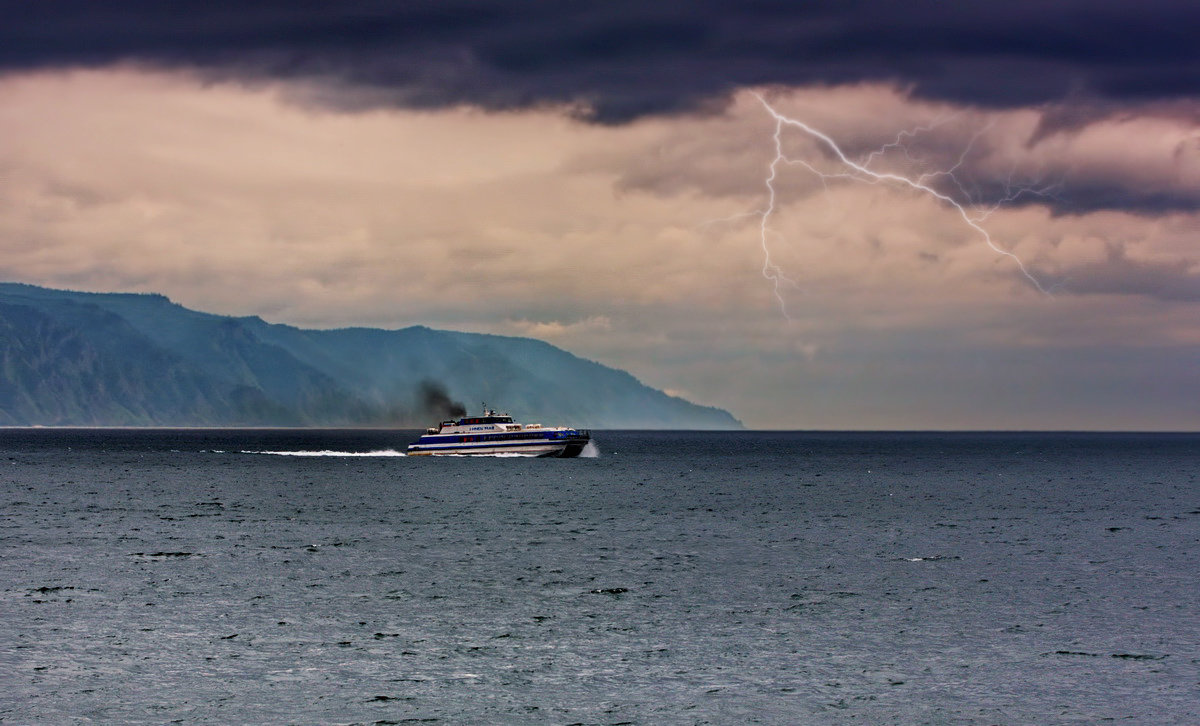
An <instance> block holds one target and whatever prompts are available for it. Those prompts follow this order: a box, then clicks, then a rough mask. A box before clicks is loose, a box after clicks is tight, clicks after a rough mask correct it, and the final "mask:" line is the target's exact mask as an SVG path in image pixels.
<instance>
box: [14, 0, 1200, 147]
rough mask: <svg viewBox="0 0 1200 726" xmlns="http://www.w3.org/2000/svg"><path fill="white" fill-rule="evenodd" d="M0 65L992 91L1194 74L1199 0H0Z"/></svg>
mask: <svg viewBox="0 0 1200 726" xmlns="http://www.w3.org/2000/svg"><path fill="white" fill-rule="evenodd" d="M0 10H2V13H3V16H4V17H5V21H4V22H3V23H2V24H0V68H4V69H8V70H20V69H31V68H42V67H74V66H94V65H106V64H111V63H116V62H136V63H147V64H152V65H161V66H166V67H187V68H198V69H201V70H203V71H205V72H208V73H215V74H219V75H221V76H235V77H246V78H262V77H284V78H310V79H315V80H319V81H324V82H327V85H328V86H329V90H327V91H326V92H323V93H322V94H321V95H322V98H323V99H324V100H325V102H328V103H339V102H340V103H346V104H368V105H399V106H416V107H436V106H441V105H451V104H462V103H466V104H474V105H479V106H482V107H486V108H516V107H525V106H531V105H537V104H543V103H570V104H576V105H577V106H578V107H579V108H580V109H582V110H581V113H582V114H583V115H585V116H587V117H589V118H591V119H592V120H595V121H599V122H606V123H619V122H623V121H626V120H629V119H632V118H636V117H638V116H642V115H647V114H657V113H671V112H678V111H682V110H691V109H696V108H700V107H703V106H705V105H706V104H710V103H713V102H714V101H716V102H719V101H720V99H722V98H723V97H724V96H725V94H727V93H728V91H729V90H730V89H732V88H735V87H738V86H743V85H750V84H752V85H761V84H776V83H778V84H812V83H846V82H857V81H884V82H894V83H898V84H901V85H903V86H904V87H907V88H911V89H912V92H913V93H914V94H915V95H918V96H923V97H928V98H939V99H946V100H951V101H955V102H962V103H971V104H977V105H982V106H989V107H1011V106H1017V105H1027V104H1038V103H1045V102H1052V101H1056V100H1060V99H1063V98H1066V97H1071V96H1082V97H1089V98H1099V99H1109V100H1118V101H1120V100H1130V101H1136V102H1139V103H1144V102H1147V101H1151V100H1169V99H1178V98H1185V97H1194V96H1195V94H1196V93H1197V92H1198V90H1200V43H1196V42H1195V33H1194V30H1195V28H1196V27H1200V5H1196V4H1195V3H1189V2H1179V1H1168V0H1157V1H1155V0H1148V1H1145V2H1140V3H1137V4H1134V3H1127V2H1104V1H1100V2H1097V1H1096V0H1086V1H1084V0H1068V1H1065V2H1056V3H1045V2H1040V1H1039V2H1034V1H1031V0H1016V1H1012V0H1010V1H1009V2H1004V3H989V4H982V3H941V2H920V3H895V2H888V1H886V0H870V1H859V2H846V1H835V0H823V1H819V2H805V3H798V2H794V1H791V0H789V1H787V2H773V1H772V2H765V1H762V0H759V1H754V0H746V1H739V2H715V1H711V0H710V1H708V2H704V1H692V2H682V1H675V2H671V1H666V0H664V1H662V2H651V3H648V2H644V0H613V1H611V2H606V3H587V4H585V3H524V2H511V1H508V0H506V1H504V2H499V1H497V0H491V1H490V2H489V1H487V0H484V1H481V2H463V1H461V0H459V1H447V0H436V1H433V0H426V1H425V2H406V3H394V2H383V1H382V0H360V1H358V2H343V3H317V4H313V3H295V2H291V1H285V0H258V1H254V0H250V1H246V0H242V1H240V2H232V1H230V0H177V1H175V2H171V3H164V2H160V1H159V0H113V1H111V2H103V3H98V2H94V1H92V0H59V1H55V2H24V1H23V0H3V2H0Z"/></svg>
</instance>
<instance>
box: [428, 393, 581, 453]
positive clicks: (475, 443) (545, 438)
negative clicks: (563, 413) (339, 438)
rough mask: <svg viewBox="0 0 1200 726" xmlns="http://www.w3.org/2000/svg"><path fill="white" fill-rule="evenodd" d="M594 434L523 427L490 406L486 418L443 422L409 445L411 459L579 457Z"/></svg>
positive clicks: (470, 417) (549, 428)
mask: <svg viewBox="0 0 1200 726" xmlns="http://www.w3.org/2000/svg"><path fill="white" fill-rule="evenodd" d="M590 440H591V432H589V431H587V430H585V429H573V428H568V427H565V426H542V425H541V424H520V423H517V422H515V421H513V418H512V416H509V415H508V414H501V413H496V412H495V411H493V410H491V409H489V408H488V407H487V406H486V405H485V406H484V408H483V415H482V416H463V417H462V418H459V419H458V420H457V421H455V420H450V421H442V422H441V423H440V424H438V425H437V426H433V427H430V428H428V429H426V430H425V434H424V435H423V436H421V438H420V439H418V440H417V441H416V443H413V444H409V446H408V455H409V456H497V455H515V456H558V457H571V456H579V454H580V452H582V451H583V447H585V446H587V444H588V441H590Z"/></svg>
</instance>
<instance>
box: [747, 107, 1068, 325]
mask: <svg viewBox="0 0 1200 726" xmlns="http://www.w3.org/2000/svg"><path fill="white" fill-rule="evenodd" d="M754 97H755V98H757V99H758V101H759V103H761V104H762V105H763V108H765V109H766V110H767V113H769V114H771V116H772V118H774V119H775V134H774V140H775V158H773V159H772V160H771V164H770V166H769V167H768V174H767V178H766V187H767V205H766V208H765V209H762V210H759V211H758V212H755V213H753V214H755V215H757V216H758V217H759V239H760V242H761V244H762V251H763V268H762V274H763V277H764V278H766V279H767V280H768V281H770V282H771V284H772V288H773V292H774V294H775V300H776V302H778V303H779V311H780V312H781V313H782V314H783V316H784V317H785V318H788V319H789V320H790V319H791V318H790V317H789V316H788V313H787V305H786V303H785V302H784V298H783V292H782V287H783V286H784V285H787V286H795V284H796V283H795V282H793V281H792V280H790V279H789V278H788V277H787V276H786V275H784V273H783V270H782V269H781V268H780V267H779V265H777V264H776V263H775V262H773V261H772V259H771V249H770V244H769V243H768V238H769V237H770V235H771V234H772V232H771V227H770V224H771V216H772V215H773V214H774V213H775V203H776V199H777V194H776V190H775V181H776V179H777V178H778V177H779V167H780V165H781V164H782V165H794V166H800V167H803V168H805V169H807V170H808V171H810V172H812V173H813V174H815V175H816V176H817V177H818V178H820V179H821V183H822V184H825V185H826V187H827V188H828V184H827V182H828V180H829V179H847V180H851V181H859V182H863V183H867V184H892V185H895V186H899V187H904V188H908V189H911V190H913V191H916V192H920V193H922V194H926V195H928V196H930V197H933V198H934V199H937V200H938V201H940V202H943V203H945V204H947V205H949V206H950V207H952V208H953V209H954V210H955V211H956V212H957V213H958V215H959V216H960V217H961V218H962V221H963V223H965V224H966V225H967V226H968V227H969V228H971V229H972V230H974V231H975V232H976V233H977V234H978V235H979V236H980V237H982V238H983V241H984V242H985V243H986V244H987V246H988V247H990V248H991V249H992V251H993V252H995V253H996V254H998V255H1002V256H1004V257H1007V258H1009V259H1011V260H1012V261H1013V263H1015V264H1016V266H1017V269H1019V270H1020V271H1021V274H1022V275H1024V276H1025V279H1027V280H1029V282H1030V283H1031V284H1032V285H1033V286H1034V287H1035V288H1037V290H1038V291H1039V292H1041V293H1042V294H1044V295H1049V294H1050V293H1049V292H1048V291H1047V290H1046V288H1045V287H1043V285H1042V283H1041V282H1040V281H1039V280H1038V279H1037V278H1036V277H1034V276H1033V274H1032V273H1031V272H1030V271H1029V269H1028V268H1027V267H1026V266H1025V264H1024V263H1023V262H1022V261H1021V259H1020V258H1019V257H1017V256H1016V255H1015V254H1013V253H1012V252H1011V251H1009V250H1006V249H1004V248H1002V247H1000V246H999V245H997V244H996V243H995V241H993V240H992V235H991V234H990V233H989V232H988V231H987V229H986V228H985V227H984V226H983V224H982V222H984V221H985V220H986V219H987V218H988V217H990V216H991V215H992V214H993V213H994V212H995V211H996V210H997V209H999V208H1000V206H1001V205H1003V204H1005V203H1008V202H1011V201H1013V200H1015V199H1017V198H1018V197H1020V196H1022V195H1024V194H1037V195H1041V196H1045V195H1046V194H1048V192H1049V191H1050V187H1046V188H1042V189H1030V188H1024V187H1022V188H1019V189H1015V190H1014V188H1013V186H1012V180H1011V175H1010V179H1009V180H1008V182H1007V183H1006V185H1005V194H1004V197H1003V198H1002V199H1001V200H1000V201H998V202H996V203H995V204H993V205H991V206H989V207H988V208H986V209H985V210H983V212H982V213H977V214H975V215H972V213H971V212H970V211H969V210H968V207H967V205H966V204H963V203H961V202H959V201H958V200H957V199H955V198H954V197H952V196H950V195H948V194H946V193H944V192H941V191H939V190H937V189H935V188H934V187H932V186H930V184H931V183H932V182H933V181H934V180H936V179H939V178H946V179H949V180H950V182H951V183H952V184H954V186H955V187H957V188H958V189H959V191H960V192H962V193H963V195H964V197H966V198H968V199H969V198H970V194H969V193H968V192H967V190H966V189H965V188H964V187H963V186H962V184H961V183H960V181H959V179H958V178H957V177H955V175H954V172H955V171H956V170H958V169H959V168H960V167H961V166H962V165H963V164H964V163H965V160H966V158H967V155H968V154H969V153H970V152H971V149H972V147H973V145H974V144H975V142H976V141H977V140H978V139H979V137H980V136H982V135H983V134H984V133H985V132H986V131H987V128H990V127H987V128H984V129H981V130H979V131H977V132H976V133H975V135H974V136H973V137H972V139H971V141H970V143H968V144H967V147H966V148H965V149H963V152H962V153H961V154H960V155H959V158H958V161H957V162H956V163H955V164H954V165H953V166H952V167H950V168H949V169H946V170H944V171H937V172H930V173H927V174H922V175H920V176H918V177H915V178H912V177H908V176H904V175H902V174H895V173H891V172H878V171H874V170H872V169H870V168H869V165H870V164H871V163H872V162H873V161H875V160H876V159H878V158H880V157H881V156H883V155H884V154H885V153H886V152H887V150H888V149H890V148H900V149H903V150H904V153H905V155H907V154H908V151H907V148H906V147H905V146H904V139H905V138H906V137H912V136H915V135H916V134H917V133H919V132H921V131H928V130H931V129H932V128H934V127H936V126H938V125H940V124H941V123H944V121H939V122H935V123H934V124H931V125H930V126H924V127H919V128H917V129H913V130H910V131H902V132H900V133H899V134H897V135H896V138H895V140H894V141H892V142H890V143H888V144H886V145H885V146H883V147H882V148H880V149H878V150H876V151H874V152H872V153H871V154H870V155H869V156H868V157H867V159H866V160H865V161H864V162H863V163H858V162H855V161H854V160H852V159H851V158H850V157H848V156H846V154H845V152H843V151H842V149H841V147H840V146H838V144H837V142H836V141H834V140H833V139H832V138H831V137H830V136H828V135H827V134H825V133H823V132H821V131H819V130H817V129H815V128H813V127H812V126H809V125H808V124H806V123H804V122H803V121H800V120H798V119H794V118H790V117H788V116H785V115H783V114H781V113H780V112H779V111H777V110H775V108H774V107H773V106H772V105H771V104H770V103H768V102H767V100H766V99H765V98H763V97H762V95H761V94H759V93H754ZM788 128H793V129H799V130H800V131H802V132H803V133H805V134H807V135H809V136H811V137H812V138H813V139H815V140H817V141H818V142H819V143H820V144H822V145H823V146H825V147H826V148H828V149H829V151H831V152H832V153H833V155H834V156H835V157H836V158H837V160H838V162H839V163H840V165H841V168H842V171H839V172H836V173H830V172H825V171H821V170H819V169H817V168H816V167H815V166H813V165H812V164H810V163H808V162H807V161H805V160H803V159H793V158H790V157H789V156H788V155H787V154H786V153H785V152H784V149H783V134H784V131H785V130H786V129H788ZM909 158H910V159H911V157H909Z"/></svg>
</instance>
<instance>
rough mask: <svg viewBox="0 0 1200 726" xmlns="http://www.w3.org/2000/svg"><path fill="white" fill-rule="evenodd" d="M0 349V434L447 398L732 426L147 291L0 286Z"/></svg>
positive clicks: (652, 393)
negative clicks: (4, 429)
mask: <svg viewBox="0 0 1200 726" xmlns="http://www.w3.org/2000/svg"><path fill="white" fill-rule="evenodd" d="M0 346H2V348H0V425H10V426H11V425H18V426H20V425H81V426H97V425H116V426H172V425H176V426H196V425H201V426H204V425H211V426H396V427H400V426H403V427H410V426H427V425H429V424H430V423H432V422H433V420H432V419H435V418H441V417H444V416H445V415H446V411H444V410H440V409H442V408H445V406H446V402H447V401H452V400H453V399H459V400H467V401H472V402H474V401H489V402H493V403H495V404H498V405H500V406H502V407H504V408H505V409H506V410H507V411H508V412H510V413H512V414H513V415H514V417H517V418H518V419H525V420H545V422H546V423H555V422H565V423H571V424H573V425H579V426H590V427H593V428H648V429H651V428H675V429H678V428H688V429H736V428H741V427H742V426H741V423H740V422H739V421H738V420H737V419H736V418H734V417H733V416H732V415H730V414H729V413H728V412H726V411H723V410H721V409H717V408H713V407H708V406H701V405H698V404H694V403H691V402H689V401H686V400H684V399H682V398H678V397H675V396H670V395H668V394H666V393H665V392H663V391H659V390H657V389H653V388H650V387H649V386H646V385H645V384H643V383H641V382H640V381H638V380H637V379H636V378H635V377H634V376H632V375H630V374H629V373H628V372H626V371H622V370H620V369H616V368H611V367H609V366H605V365H603V364H600V363H597V362H595V361H591V360H587V359H585V358H581V357H579V356H576V355H574V354H572V353H570V352H569V351H566V350H563V349H561V348H558V347H556V346H553V345H551V344H550V343H546V342H545V341H540V340H536V339H531V338H520V337H512V336H502V335H491V334H482V333H462V332H456V331H444V330H437V329H434V328H429V327H427V326H424V325H414V326H410V327H406V328H398V329H392V330H387V329H382V328H368V327H343V328H334V329H329V330H314V329H307V328H299V327H295V326H291V325H286V324H281V323H269V322H267V321H265V320H263V319H262V318H260V317H257V316H243V317H233V316H223V315H216V314H213V313H207V312H203V311H198V310H192V309H190V308H186V307H184V306H182V305H180V304H178V303H175V302H173V301H171V300H170V299H169V298H168V297H166V296H165V295H162V294H159V293H91V292H76V291H70V290H55V289H51V288H44V287H38V286H35V285H28V284H25V283H0ZM431 401H437V402H438V403H437V404H436V405H433V404H431Z"/></svg>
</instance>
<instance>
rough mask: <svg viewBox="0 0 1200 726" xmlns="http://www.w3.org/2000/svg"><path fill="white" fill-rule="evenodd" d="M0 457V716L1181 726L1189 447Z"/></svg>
mask: <svg viewBox="0 0 1200 726" xmlns="http://www.w3.org/2000/svg"><path fill="white" fill-rule="evenodd" d="M411 438H414V436H408V435H403V434H401V435H397V434H396V433H394V432H270V431H232V432H231V431H223V432H221V431H216V432H214V431H52V430H43V431H28V430H3V431H0V467H2V468H0V496H2V500H0V586H2V590H0V617H2V620H0V625H2V626H3V628H2V630H0V721H3V722H5V723H14V724H24V723H31V724H32V723H70V722H94V723H168V722H186V723H298V724H325V723H368V724H371V723H380V724H382V723H406V722H410V721H426V722H431V723H446V724H543V723H544V724H571V723H584V724H617V723H633V724H694V723H711V724H740V723H771V724H793V723H844V722H847V721H857V722H862V723H935V724H957V723H964V724H968V723H979V724H1026V723H1039V724H1045V723H1095V722H1098V721H1102V720H1106V719H1112V720H1117V721H1126V722H1132V723H1196V722H1200V607H1198V605H1197V603H1198V598H1200V483H1198V481H1197V476H1198V472H1200V436H1182V435H1181V436H1169V435H1019V434H989V435H977V434H959V435H944V434H782V433H735V434H728V433H724V434H710V433H703V434H694V433H684V434H681V433H652V434H633V433H618V432H607V433H605V432H601V433H600V434H598V436H597V440H598V442H599V444H600V448H601V450H602V453H601V455H600V456H599V457H598V458H593V459H574V460H528V459H431V458H420V459H416V458H414V459H406V458H399V457H394V456H392V457H389V456H371V457H340V456H323V457H316V456H280V455H274V454H247V453H240V452H242V451H290V452H295V451H334V452H336V451H343V452H370V451H384V450H388V449H398V450H403V445H404V444H405V443H407V441H408V440H409V439H411Z"/></svg>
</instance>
